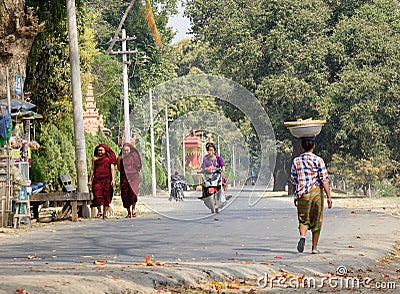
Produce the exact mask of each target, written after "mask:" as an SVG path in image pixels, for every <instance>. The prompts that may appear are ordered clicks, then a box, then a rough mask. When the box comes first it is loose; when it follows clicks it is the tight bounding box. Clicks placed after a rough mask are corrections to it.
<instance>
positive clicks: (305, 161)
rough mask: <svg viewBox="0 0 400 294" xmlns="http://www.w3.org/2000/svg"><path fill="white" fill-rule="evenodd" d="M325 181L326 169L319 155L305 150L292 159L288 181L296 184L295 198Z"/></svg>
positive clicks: (326, 176) (326, 179)
mask: <svg viewBox="0 0 400 294" xmlns="http://www.w3.org/2000/svg"><path fill="white" fill-rule="evenodd" d="M326 181H328V171H327V170H326V167H325V162H324V160H323V159H322V158H321V157H319V156H317V155H315V154H314V153H312V152H305V153H303V154H301V155H300V156H298V157H296V158H295V159H294V160H293V163H292V169H291V177H290V182H291V183H292V184H294V185H296V190H295V191H294V196H295V197H296V198H297V199H298V198H301V196H302V195H303V194H307V193H308V192H310V190H311V189H313V188H315V187H319V186H321V185H322V183H324V182H326Z"/></svg>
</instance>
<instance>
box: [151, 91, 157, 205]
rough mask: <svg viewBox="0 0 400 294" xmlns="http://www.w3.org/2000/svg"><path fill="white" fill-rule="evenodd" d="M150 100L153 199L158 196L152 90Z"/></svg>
mask: <svg viewBox="0 0 400 294" xmlns="http://www.w3.org/2000/svg"><path fill="white" fill-rule="evenodd" d="M149 98H150V144H151V146H150V148H151V191H152V195H153V197H155V196H157V181H156V155H155V151H154V121H153V97H152V93H151V89H150V90H149Z"/></svg>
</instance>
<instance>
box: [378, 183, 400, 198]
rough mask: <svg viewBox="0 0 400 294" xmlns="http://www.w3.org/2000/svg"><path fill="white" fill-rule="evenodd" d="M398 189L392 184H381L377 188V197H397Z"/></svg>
mask: <svg viewBox="0 0 400 294" xmlns="http://www.w3.org/2000/svg"><path fill="white" fill-rule="evenodd" d="M397 193H398V189H397V188H396V187H395V186H393V185H392V184H391V183H379V184H378V185H377V186H376V197H396V196H397Z"/></svg>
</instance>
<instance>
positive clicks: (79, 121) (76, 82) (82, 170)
mask: <svg viewBox="0 0 400 294" xmlns="http://www.w3.org/2000/svg"><path fill="white" fill-rule="evenodd" d="M67 16H68V37H69V55H70V66H71V87H72V105H73V111H74V137H75V155H76V174H77V178H78V191H79V192H88V186H87V183H88V175H87V165H86V143H85V132H84V128H83V126H84V122H83V107H82V91H81V76H80V68H79V52H78V33H77V29H76V11H75V0H67ZM73 219H74V217H73Z"/></svg>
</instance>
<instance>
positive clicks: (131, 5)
mask: <svg viewBox="0 0 400 294" xmlns="http://www.w3.org/2000/svg"><path fill="white" fill-rule="evenodd" d="M135 1H136V0H131V3H130V4H129V6H128V7H127V8H126V10H125V13H124V15H123V16H122V18H121V21H120V22H119V25H118V28H117V30H116V31H115V33H114V38H113V39H112V40H111V44H110V46H109V47H108V49H107V52H110V51H111V50H112V48H113V47H114V45H115V39H116V38H117V37H118V34H119V32H120V31H121V29H122V26H123V24H124V22H125V19H126V18H127V17H128V13H129V11H130V10H131V9H132V7H133V4H135Z"/></svg>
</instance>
